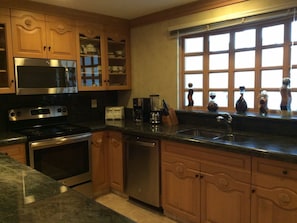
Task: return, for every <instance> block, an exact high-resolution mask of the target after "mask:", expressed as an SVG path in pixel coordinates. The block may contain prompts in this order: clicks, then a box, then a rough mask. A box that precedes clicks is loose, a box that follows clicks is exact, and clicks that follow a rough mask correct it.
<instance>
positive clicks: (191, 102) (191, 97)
mask: <svg viewBox="0 0 297 223" xmlns="http://www.w3.org/2000/svg"><path fill="white" fill-rule="evenodd" d="M188 87H189V88H190V89H189V92H188V106H189V107H191V106H193V105H194V100H193V94H194V90H193V89H192V87H193V84H192V83H189V84H188Z"/></svg>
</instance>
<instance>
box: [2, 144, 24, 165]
mask: <svg viewBox="0 0 297 223" xmlns="http://www.w3.org/2000/svg"><path fill="white" fill-rule="evenodd" d="M0 153H4V154H7V155H8V156H10V157H11V158H13V159H15V160H17V161H19V162H20V163H23V164H26V151H25V144H24V143H19V144H13V145H8V146H1V147H0Z"/></svg>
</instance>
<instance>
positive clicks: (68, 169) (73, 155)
mask: <svg viewBox="0 0 297 223" xmlns="http://www.w3.org/2000/svg"><path fill="white" fill-rule="evenodd" d="M29 162H30V166H31V167H32V168H34V169H36V170H38V171H40V172H42V173H44V174H46V175H47V176H49V177H51V178H53V179H55V180H58V181H60V182H62V183H63V184H65V185H67V186H74V185H77V184H81V183H84V182H87V181H90V180H91V133H83V134H77V135H68V136H63V137H56V138H50V139H43V140H37V141H32V142H29Z"/></svg>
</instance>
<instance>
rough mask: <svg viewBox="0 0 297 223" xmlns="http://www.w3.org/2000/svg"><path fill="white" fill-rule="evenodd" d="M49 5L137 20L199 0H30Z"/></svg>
mask: <svg viewBox="0 0 297 223" xmlns="http://www.w3.org/2000/svg"><path fill="white" fill-rule="evenodd" d="M30 1H32V2H39V3H44V4H49V5H55V6H60V7H66V8H70V9H76V10H81V11H86V12H92V13H98V14H102V15H108V16H113V17H118V18H122V19H129V20H131V19H135V18H138V17H141V16H145V15H149V14H152V13H155V12H159V11H163V10H166V9H170V8H173V7H177V6H182V5H185V4H188V3H191V2H195V1H197V0H80V1H78V0H50V1H49V0H30Z"/></svg>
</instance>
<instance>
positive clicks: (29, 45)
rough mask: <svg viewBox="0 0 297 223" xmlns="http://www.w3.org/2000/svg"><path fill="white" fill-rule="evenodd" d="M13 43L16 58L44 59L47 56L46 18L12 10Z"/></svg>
mask: <svg viewBox="0 0 297 223" xmlns="http://www.w3.org/2000/svg"><path fill="white" fill-rule="evenodd" d="M11 21H12V38H13V39H12V41H13V55H14V56H15V57H31V58H44V57H46V55H47V50H46V33H45V18H44V16H42V15H40V14H36V13H29V12H22V11H17V10H16V11H14V10H12V20H11Z"/></svg>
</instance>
